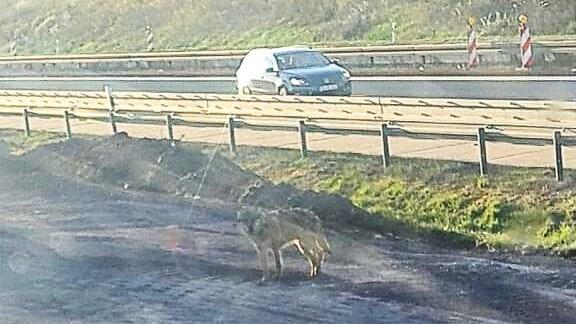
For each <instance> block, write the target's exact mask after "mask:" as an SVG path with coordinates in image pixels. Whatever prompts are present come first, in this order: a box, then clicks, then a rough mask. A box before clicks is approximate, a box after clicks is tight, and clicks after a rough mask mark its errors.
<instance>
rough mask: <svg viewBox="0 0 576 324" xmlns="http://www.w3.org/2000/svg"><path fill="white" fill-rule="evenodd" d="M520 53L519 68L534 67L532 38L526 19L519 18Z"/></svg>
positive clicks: (523, 17)
mask: <svg viewBox="0 0 576 324" xmlns="http://www.w3.org/2000/svg"><path fill="white" fill-rule="evenodd" d="M519 31H520V51H521V60H522V62H521V64H522V65H521V66H520V67H521V68H523V69H528V68H531V67H532V66H533V65H534V53H533V52H532V37H531V36H530V28H529V27H528V17H527V16H525V15H522V16H520V29H519Z"/></svg>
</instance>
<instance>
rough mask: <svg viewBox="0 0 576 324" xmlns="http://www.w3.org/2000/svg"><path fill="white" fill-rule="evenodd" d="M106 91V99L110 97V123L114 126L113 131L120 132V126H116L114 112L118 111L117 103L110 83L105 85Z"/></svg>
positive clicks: (114, 132)
mask: <svg viewBox="0 0 576 324" xmlns="http://www.w3.org/2000/svg"><path fill="white" fill-rule="evenodd" d="M104 92H105V93H106V99H108V110H109V111H110V116H109V118H110V125H111V126H112V133H113V134H117V133H118V127H116V119H115V116H114V113H115V112H116V103H115V102H114V97H113V96H112V87H111V86H109V85H105V86H104Z"/></svg>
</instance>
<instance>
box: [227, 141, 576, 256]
mask: <svg viewBox="0 0 576 324" xmlns="http://www.w3.org/2000/svg"><path fill="white" fill-rule="evenodd" d="M237 161H238V162H239V163H240V165H242V166H243V167H245V168H246V169H248V170H251V171H254V172H256V173H258V174H261V175H262V176H264V177H265V178H268V179H271V180H272V181H274V182H276V183H288V184H293V185H296V186H297V187H300V188H302V189H312V190H317V191H323V192H328V193H334V194H338V195H342V196H345V197H348V198H349V199H350V200H351V201H352V202H353V203H354V204H355V205H356V206H358V207H360V208H362V209H365V210H367V211H369V212H371V213H373V214H374V215H376V216H375V217H382V218H384V219H393V220H399V221H401V222H404V223H406V224H407V225H409V226H411V227H413V228H416V229H420V230H423V231H427V232H434V233H440V234H442V233H443V234H442V235H445V236H446V239H450V238H451V237H452V238H459V239H460V238H461V237H467V238H469V239H471V240H473V241H475V242H476V244H477V245H481V246H487V247H490V248H506V249H542V248H544V249H547V250H566V249H570V248H572V247H574V246H576V222H575V221H576V218H575V217H574V215H576V199H575V198H573V197H574V196H575V193H576V183H575V182H573V180H569V181H568V182H566V183H564V184H557V183H556V182H555V180H554V178H553V172H551V170H547V169H529V168H513V167H493V168H492V174H491V175H490V177H488V178H483V177H479V176H478V175H477V167H476V166H475V165H474V164H468V163H457V162H443V161H431V160H418V159H400V158H396V159H394V162H395V165H394V166H393V167H392V168H390V169H388V170H383V168H382V166H381V165H380V162H379V159H378V158H375V157H365V156H357V155H343V154H313V155H312V156H311V157H310V158H308V159H306V160H299V159H298V155H297V152H293V151H286V150H274V149H265V150H260V149H252V148H244V149H243V152H242V155H241V156H240V157H239V158H238V159H237ZM575 175H576V174H574V173H570V172H569V176H570V179H572V177H574V176H575ZM451 234H456V236H455V235H451Z"/></svg>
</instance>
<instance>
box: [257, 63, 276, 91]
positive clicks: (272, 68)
mask: <svg viewBox="0 0 576 324" xmlns="http://www.w3.org/2000/svg"><path fill="white" fill-rule="evenodd" d="M263 69H264V72H263V73H262V77H261V79H262V83H261V89H262V92H263V93H266V94H276V93H277V88H278V87H277V85H276V84H277V82H278V78H279V74H278V65H277V64H276V59H275V58H274V56H273V55H272V54H268V55H266V56H265V57H264V66H263Z"/></svg>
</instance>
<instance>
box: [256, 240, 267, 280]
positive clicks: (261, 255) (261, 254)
mask: <svg viewBox="0 0 576 324" xmlns="http://www.w3.org/2000/svg"><path fill="white" fill-rule="evenodd" d="M265 254H266V250H264V251H262V249H261V248H259V247H256V257H257V259H258V270H260V271H262V279H261V280H262V281H265V280H266V255H265Z"/></svg>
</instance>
